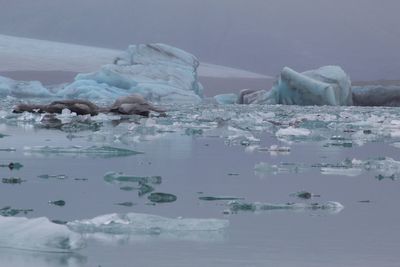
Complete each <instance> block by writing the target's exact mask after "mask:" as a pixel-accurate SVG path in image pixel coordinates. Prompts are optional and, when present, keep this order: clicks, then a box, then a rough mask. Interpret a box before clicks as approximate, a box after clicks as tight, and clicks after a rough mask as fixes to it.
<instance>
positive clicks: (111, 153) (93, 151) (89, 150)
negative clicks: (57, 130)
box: [24, 146, 142, 158]
mask: <svg viewBox="0 0 400 267" xmlns="http://www.w3.org/2000/svg"><path fill="white" fill-rule="evenodd" d="M24 150H25V151H26V152H27V153H39V154H71V155H75V154H76V155H90V156H98V157H106V158H107V157H124V156H131V155H137V154H142V152H137V151H134V150H130V149H126V148H117V147H111V146H91V147H82V146H70V147H54V146H36V147H24Z"/></svg>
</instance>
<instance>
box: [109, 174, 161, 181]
mask: <svg viewBox="0 0 400 267" xmlns="http://www.w3.org/2000/svg"><path fill="white" fill-rule="evenodd" d="M104 180H105V181H106V182H108V183H116V184H120V183H124V182H134V183H145V184H148V183H151V184H161V180H162V178H161V176H134V175H127V174H124V173H122V172H108V173H106V174H105V175H104Z"/></svg>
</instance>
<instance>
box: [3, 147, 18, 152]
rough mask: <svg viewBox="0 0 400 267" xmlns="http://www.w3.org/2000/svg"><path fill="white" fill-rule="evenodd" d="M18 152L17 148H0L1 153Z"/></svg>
mask: <svg viewBox="0 0 400 267" xmlns="http://www.w3.org/2000/svg"><path fill="white" fill-rule="evenodd" d="M15 151H17V150H16V149H15V148H13V147H10V148H0V152H15Z"/></svg>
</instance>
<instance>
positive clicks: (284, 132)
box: [275, 126, 311, 137]
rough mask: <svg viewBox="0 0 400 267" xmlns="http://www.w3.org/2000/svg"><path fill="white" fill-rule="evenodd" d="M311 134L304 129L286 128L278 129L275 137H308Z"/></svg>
mask: <svg viewBox="0 0 400 267" xmlns="http://www.w3.org/2000/svg"><path fill="white" fill-rule="evenodd" d="M310 134H311V131H310V130H308V129H304V128H294V127H291V126H290V127H288V128H282V129H279V130H278V131H277V132H276V133H275V135H276V136H277V137H285V136H308V135H310Z"/></svg>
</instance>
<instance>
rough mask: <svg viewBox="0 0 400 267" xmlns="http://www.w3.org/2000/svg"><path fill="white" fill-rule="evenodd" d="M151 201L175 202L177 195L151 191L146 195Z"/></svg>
mask: <svg viewBox="0 0 400 267" xmlns="http://www.w3.org/2000/svg"><path fill="white" fill-rule="evenodd" d="M147 198H148V199H149V200H150V201H151V202H154V203H170V202H175V201H176V199H177V197H176V196H175V195H173V194H167V193H158V192H157V193H151V194H150V196H148V197H147Z"/></svg>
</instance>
